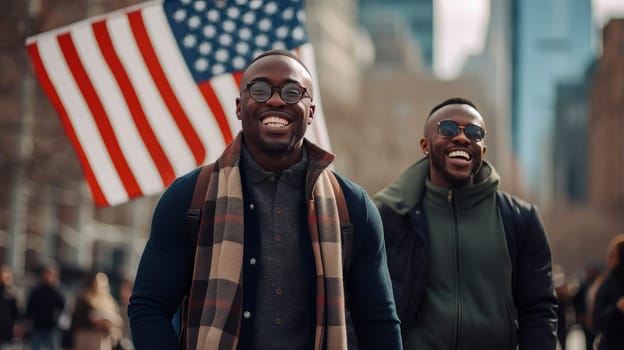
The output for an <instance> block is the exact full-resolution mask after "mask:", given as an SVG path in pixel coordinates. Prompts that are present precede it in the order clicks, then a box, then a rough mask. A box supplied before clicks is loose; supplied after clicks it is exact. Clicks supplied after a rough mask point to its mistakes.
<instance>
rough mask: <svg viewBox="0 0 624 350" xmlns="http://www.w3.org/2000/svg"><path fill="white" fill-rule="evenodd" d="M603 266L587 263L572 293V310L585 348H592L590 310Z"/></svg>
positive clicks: (592, 337)
mask: <svg viewBox="0 0 624 350" xmlns="http://www.w3.org/2000/svg"><path fill="white" fill-rule="evenodd" d="M603 269H604V268H603V267H602V266H601V265H600V264H598V263H593V262H592V263H588V264H587V265H586V266H585V269H584V273H585V275H584V276H583V279H582V280H581V283H580V285H579V287H578V289H577V290H576V293H574V297H573V301H574V311H575V316H576V320H575V321H576V323H577V324H578V325H580V326H581V328H582V329H583V332H584V333H585V350H593V344H594V339H595V338H596V331H595V329H594V326H593V324H592V311H593V309H592V308H593V304H594V297H595V295H596V290H597V289H598V288H597V287H596V286H595V285H596V284H597V283H600V281H601V280H602V278H601V274H602V272H603Z"/></svg>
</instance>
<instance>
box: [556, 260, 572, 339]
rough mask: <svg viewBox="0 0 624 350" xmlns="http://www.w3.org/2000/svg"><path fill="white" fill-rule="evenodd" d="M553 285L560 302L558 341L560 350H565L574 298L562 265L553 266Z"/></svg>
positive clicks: (558, 309)
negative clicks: (570, 310) (569, 313)
mask: <svg viewBox="0 0 624 350" xmlns="http://www.w3.org/2000/svg"><path fill="white" fill-rule="evenodd" d="M553 283H554V286H555V294H556V295H557V300H558V301H559V307H558V308H557V341H558V342H559V345H560V349H561V350H565V349H566V339H567V336H568V329H569V327H568V326H569V324H568V311H569V309H570V305H571V301H572V296H571V295H570V288H569V286H568V280H567V278H566V274H565V271H563V267H562V266H561V265H555V266H553Z"/></svg>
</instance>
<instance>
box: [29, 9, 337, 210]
mask: <svg viewBox="0 0 624 350" xmlns="http://www.w3.org/2000/svg"><path fill="white" fill-rule="evenodd" d="M166 2H167V1H164V2H163V1H162V0H158V1H150V2H146V3H143V4H140V5H137V6H132V7H128V8H125V9H121V10H118V11H115V12H112V13H109V14H106V15H103V16H99V17H94V18H90V19H87V20H85V21H82V22H78V23H75V24H72V25H69V26H66V27H63V28H60V29H57V30H53V31H50V32H46V33H42V34H39V35H36V36H34V37H31V38H28V39H27V42H26V47H27V51H28V54H29V57H30V59H31V61H32V65H33V68H34V71H35V74H36V76H37V78H38V80H39V83H40V85H41V87H42V88H43V90H44V91H45V93H46V94H47V96H48V98H49V100H50V101H51V103H52V105H53V106H54V107H55V109H56V110H57V112H58V114H59V117H60V119H61V122H62V124H63V127H64V129H65V132H66V134H67V136H68V137H69V139H70V140H71V143H72V144H73V146H74V148H75V151H76V153H77V155H78V157H79V160H80V163H81V165H82V168H83V171H84V175H85V178H86V181H87V183H88V185H89V188H90V190H91V193H92V196H93V199H94V201H95V203H96V204H97V205H98V206H108V205H115V204H119V203H123V202H126V201H128V200H129V199H131V198H134V197H138V196H144V195H151V194H156V193H159V192H160V191H162V190H163V189H164V188H165V187H166V186H168V185H169V184H170V183H171V182H172V181H173V180H174V179H175V178H176V177H178V176H180V175H183V174H184V173H186V172H188V171H190V170H192V169H194V168H195V167H197V166H199V165H201V164H205V163H207V162H209V161H212V160H214V159H216V158H217V157H218V155H219V154H220V153H221V152H222V151H223V149H224V148H225V146H226V145H227V144H228V143H229V142H230V141H231V140H232V138H233V136H235V135H236V133H238V131H239V130H240V121H239V120H238V119H237V117H236V112H235V98H236V97H237V96H238V95H239V81H240V77H241V75H242V68H244V67H242V68H241V69H239V70H232V71H226V72H223V73H221V74H214V75H213V76H211V78H210V79H207V80H205V81H197V78H196V77H194V75H193V74H194V72H193V68H195V69H199V68H201V67H203V65H201V64H197V65H196V66H195V67H193V66H189V64H188V63H187V62H188V60H186V61H185V57H184V53H183V52H182V51H181V49H180V47H181V46H180V43H179V40H180V39H179V37H180V35H179V34H180V33H177V34H178V36H177V37H178V39H176V35H174V32H173V30H172V27H171V26H170V23H171V22H170V21H171V18H167V13H166V11H165V10H164V7H163V5H164V3H166ZM198 2H199V1H198ZM201 2H202V3H204V4H205V3H210V2H209V1H201ZM258 2H259V1H255V3H258ZM272 2H273V3H275V1H272ZM287 2H292V1H287ZM181 3H192V2H191V1H190V0H183V1H182V2H181ZM221 3H223V1H221ZM232 3H234V2H232ZM260 3H262V1H260ZM208 6H210V5H208ZM265 8H267V6H265V7H262V6H260V7H258V11H260V10H263V9H265ZM223 10H224V11H225V10H226V9H223ZM178 12H180V11H178ZM227 13H230V14H232V13H234V12H232V11H230V12H227ZM176 14H178V13H176ZM207 17H208V16H207ZM255 18H257V17H255ZM181 20H182V19H181ZM221 21H222V19H221ZM189 23H191V22H190V18H189ZM220 23H222V22H220ZM241 23H242V22H241ZM226 29H227V27H226ZM240 32H241V33H242V32H243V31H242V30H241V31H240ZM206 33H207V32H206V31H204V34H206ZM187 38H188V36H187V37H184V39H185V40H186V39H187ZM243 39H245V40H246V42H247V41H249V38H243ZM243 39H241V38H238V37H236V36H235V35H234V36H233V40H234V44H236V41H237V40H239V41H242V40H243ZM256 42H260V41H258V40H256ZM191 44H193V43H192V42H186V41H185V43H184V45H187V46H188V45H191ZM269 45H270V43H269ZM239 47H244V46H239ZM205 48H206V46H204V47H201V49H205ZM270 48H271V46H268V47H265V49H270ZM215 49H216V48H214V47H212V50H213V51H214V50H215ZM258 50H259V49H258V48H256V53H257V51H258ZM294 51H295V52H297V53H298V54H299V56H300V57H301V59H302V60H303V61H304V63H305V64H306V65H307V66H308V68H309V69H310V71H311V72H312V75H313V79H314V83H315V84H317V81H316V74H315V72H316V69H315V65H314V53H313V49H312V46H311V44H309V43H302V44H301V45H299V46H298V47H296V48H294ZM221 53H222V52H221ZM225 58H228V57H227V56H226V57H225ZM198 67H199V68H198ZM317 90H318V89H317ZM315 103H316V105H317V110H316V113H315V118H314V123H312V126H311V128H309V129H308V133H307V135H306V137H308V138H309V139H310V140H312V141H313V142H315V143H316V144H318V145H320V146H321V147H324V148H325V149H330V148H331V147H330V143H329V137H328V133H327V129H326V125H325V121H324V117H323V113H322V108H321V104H320V100H319V96H318V95H317V96H315Z"/></svg>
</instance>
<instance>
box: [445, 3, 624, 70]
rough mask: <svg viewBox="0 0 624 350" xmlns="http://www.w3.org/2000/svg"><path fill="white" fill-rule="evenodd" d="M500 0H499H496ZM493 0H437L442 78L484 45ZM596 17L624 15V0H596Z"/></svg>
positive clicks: (459, 68)
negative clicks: (490, 4)
mask: <svg viewBox="0 0 624 350" xmlns="http://www.w3.org/2000/svg"><path fill="white" fill-rule="evenodd" d="M492 1H496V0H492ZM489 2H490V0H434V13H435V16H436V18H435V21H434V23H435V24H434V26H435V29H434V33H435V35H436V38H435V39H434V40H435V42H436V47H435V48H434V57H435V62H434V71H435V73H436V74H437V75H438V76H439V77H440V78H442V79H452V78H454V77H456V76H457V75H458V74H459V73H460V70H461V68H462V65H463V63H464V61H465V60H466V58H467V57H468V56H469V55H471V54H479V53H480V52H481V50H482V49H483V46H484V40H485V37H486V32H487V26H488V21H489V16H490V7H489ZM592 4H593V11H594V17H595V18H596V20H597V22H598V23H602V24H604V23H606V21H607V20H608V19H609V18H611V17H623V18H624V0H592Z"/></svg>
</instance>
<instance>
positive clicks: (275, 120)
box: [262, 117, 290, 128]
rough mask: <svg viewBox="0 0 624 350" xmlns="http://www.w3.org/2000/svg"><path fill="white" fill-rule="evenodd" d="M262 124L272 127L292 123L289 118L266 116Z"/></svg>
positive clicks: (280, 126)
mask: <svg viewBox="0 0 624 350" xmlns="http://www.w3.org/2000/svg"><path fill="white" fill-rule="evenodd" d="M262 124H264V125H266V126H270V127H272V128H282V127H284V126H287V125H288V124H290V122H289V121H288V119H285V118H280V117H266V118H264V119H262Z"/></svg>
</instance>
